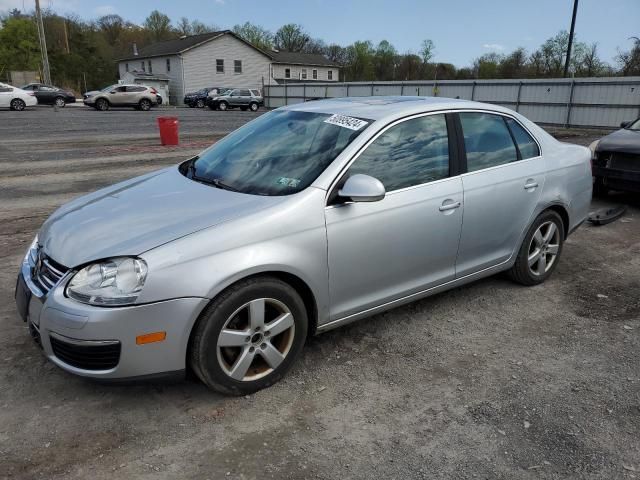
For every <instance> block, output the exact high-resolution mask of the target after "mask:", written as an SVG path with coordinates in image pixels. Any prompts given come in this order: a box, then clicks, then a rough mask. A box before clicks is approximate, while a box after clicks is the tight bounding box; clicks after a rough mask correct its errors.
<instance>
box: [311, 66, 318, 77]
mask: <svg viewBox="0 0 640 480" xmlns="http://www.w3.org/2000/svg"><path fill="white" fill-rule="evenodd" d="M311 76H312V77H313V79H314V80H317V79H318V70H316V69H315V68H314V69H313V70H312V71H311Z"/></svg>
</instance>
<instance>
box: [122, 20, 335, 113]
mask: <svg viewBox="0 0 640 480" xmlns="http://www.w3.org/2000/svg"><path fill="white" fill-rule="evenodd" d="M134 53H135V54H134V55H132V56H130V57H127V58H123V59H121V60H119V61H118V70H119V74H120V78H121V79H123V80H124V79H125V78H131V77H132V76H133V75H138V76H144V75H140V74H146V75H149V74H151V75H154V76H158V75H163V76H164V75H166V76H167V77H168V78H169V82H168V87H169V99H170V102H171V103H172V104H181V103H182V99H183V98H184V94H185V93H187V92H193V91H196V90H199V89H201V88H204V87H238V88H240V87H248V88H258V89H259V88H261V87H262V86H263V85H272V84H279V83H292V82H315V81H318V82H319V81H323V82H332V81H335V82H337V81H338V77H339V72H340V67H338V66H337V65H336V64H334V63H333V62H331V61H330V60H328V59H327V58H325V57H324V56H323V55H316V54H307V53H296V52H285V51H276V50H270V51H263V50H260V49H258V48H256V47H254V46H253V45H251V44H250V43H248V42H246V41H245V40H243V39H242V38H240V37H239V36H238V35H236V34H234V33H233V32H232V31H230V30H224V31H221V32H211V33H204V34H201V35H191V36H188V37H181V38H177V39H174V40H167V41H165V42H159V43H155V44H153V45H149V46H147V47H144V48H141V49H140V51H139V52H136V50H135V48H134Z"/></svg>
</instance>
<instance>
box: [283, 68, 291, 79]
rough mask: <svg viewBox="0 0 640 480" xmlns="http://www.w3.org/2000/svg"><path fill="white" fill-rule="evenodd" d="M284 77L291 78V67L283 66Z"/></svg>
mask: <svg viewBox="0 0 640 480" xmlns="http://www.w3.org/2000/svg"><path fill="white" fill-rule="evenodd" d="M284 78H291V69H290V68H285V69H284Z"/></svg>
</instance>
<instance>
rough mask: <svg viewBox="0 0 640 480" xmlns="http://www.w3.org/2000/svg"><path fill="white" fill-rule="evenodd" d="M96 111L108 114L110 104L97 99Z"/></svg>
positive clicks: (102, 99)
mask: <svg viewBox="0 0 640 480" xmlns="http://www.w3.org/2000/svg"><path fill="white" fill-rule="evenodd" d="M96 110H100V111H101V112H106V111H107V110H109V102H108V101H107V100H105V99H104V98H99V99H97V100H96Z"/></svg>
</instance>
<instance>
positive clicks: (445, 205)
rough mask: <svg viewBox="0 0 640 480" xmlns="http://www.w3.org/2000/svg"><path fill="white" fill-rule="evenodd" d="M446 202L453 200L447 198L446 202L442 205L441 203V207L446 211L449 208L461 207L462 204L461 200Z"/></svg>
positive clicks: (441, 209)
mask: <svg viewBox="0 0 640 480" xmlns="http://www.w3.org/2000/svg"><path fill="white" fill-rule="evenodd" d="M446 202H451V200H445V201H444V202H442V205H440V208H439V210H440V211H441V212H446V211H447V210H455V209H456V208H460V205H462V204H461V203H460V202H453V203H446Z"/></svg>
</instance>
